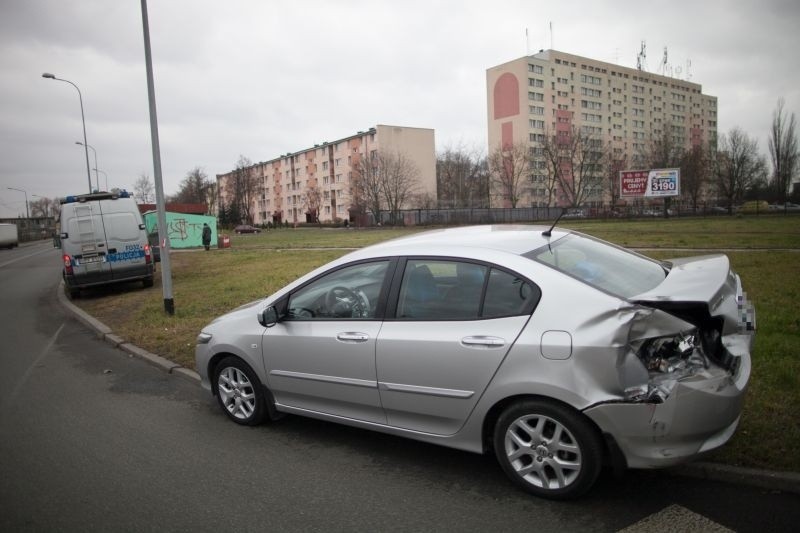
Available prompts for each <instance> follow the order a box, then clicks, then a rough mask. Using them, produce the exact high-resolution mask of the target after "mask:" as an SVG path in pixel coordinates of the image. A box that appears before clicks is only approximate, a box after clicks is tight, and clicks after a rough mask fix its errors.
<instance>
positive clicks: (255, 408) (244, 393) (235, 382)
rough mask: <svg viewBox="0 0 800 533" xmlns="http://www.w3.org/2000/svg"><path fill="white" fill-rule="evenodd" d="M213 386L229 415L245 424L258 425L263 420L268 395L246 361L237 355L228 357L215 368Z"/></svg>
mask: <svg viewBox="0 0 800 533" xmlns="http://www.w3.org/2000/svg"><path fill="white" fill-rule="evenodd" d="M212 386H213V387H214V393H215V395H216V397H217V401H218V402H219V405H220V406H221V407H222V410H223V411H224V412H225V414H226V415H227V416H228V418H230V419H231V420H233V421H234V422H236V423H237V424H241V425H243V426H256V425H258V424H261V423H262V422H263V421H264V419H265V417H266V415H267V406H266V394H265V391H264V388H263V386H262V385H261V381H260V380H259V379H258V376H256V373H255V372H253V369H251V368H250V367H249V366H248V365H247V363H245V362H244V361H242V360H241V359H239V358H238V357H226V358H225V359H223V360H222V361H221V362H220V364H219V365H217V367H216V369H215V370H214V382H213V384H212Z"/></svg>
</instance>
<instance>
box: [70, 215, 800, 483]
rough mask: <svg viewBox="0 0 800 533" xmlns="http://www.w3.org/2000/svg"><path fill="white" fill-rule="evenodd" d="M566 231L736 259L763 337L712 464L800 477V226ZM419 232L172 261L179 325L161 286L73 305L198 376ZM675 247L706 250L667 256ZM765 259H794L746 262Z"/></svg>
mask: <svg viewBox="0 0 800 533" xmlns="http://www.w3.org/2000/svg"><path fill="white" fill-rule="evenodd" d="M564 226H565V227H570V228H574V229H577V230H579V231H583V232H585V233H588V234H591V235H595V236H597V237H600V238H603V239H607V240H610V241H612V242H616V243H618V244H622V245H625V246H629V247H635V248H646V249H647V250H648V251H646V252H645V253H646V254H647V255H650V256H652V257H657V258H661V259H665V258H670V257H679V256H687V255H694V254H695V253H707V252H706V250H708V249H720V250H736V251H729V252H727V254H728V256H729V257H730V258H731V262H732V264H733V267H734V268H735V269H736V271H737V272H738V273H739V274H740V275H741V276H742V280H743V283H744V286H745V289H746V290H747V292H748V296H749V297H750V298H751V299H752V300H753V301H754V302H755V304H756V310H757V320H758V334H757V335H756V345H755V349H754V351H753V371H752V376H751V381H750V388H749V391H748V395H747V399H746V402H745V408H744V412H743V416H742V421H741V425H740V427H739V430H738V431H737V433H736V435H735V436H734V438H733V439H732V440H731V442H730V443H728V445H727V446H725V447H723V448H722V449H721V450H719V451H716V452H714V453H713V454H712V455H711V456H710V459H711V460H714V461H719V462H724V463H728V464H736V465H742V466H751V467H763V468H769V469H774V470H792V471H800V453H798V452H797V450H798V449H800V357H798V353H797V352H798V348H799V347H800V279H798V272H800V266H798V263H800V217H798V216H770V217H763V216H762V217H743V218H736V217H732V218H730V217H718V218H708V219H671V220H647V221H600V222H594V221H570V222H569V223H565V224H564ZM414 231H419V228H411V229H389V228H384V229H373V230H362V229H348V230H345V229H316V228H302V229H300V228H298V229H281V230H272V231H269V232H264V233H262V234H260V235H241V236H238V235H234V236H232V237H231V242H232V247H231V248H230V249H225V250H213V251H211V252H207V253H206V252H202V251H197V252H195V251H192V252H174V253H173V254H172V255H171V261H172V271H173V272H172V274H173V276H172V278H173V279H172V281H173V297H174V300H175V310H176V312H175V315H174V316H172V317H170V316H168V315H166V314H165V313H164V310H163V295H162V289H161V280H160V277H157V279H156V284H155V287H153V288H152V289H147V290H141V289H139V288H136V287H135V286H125V287H116V288H110V289H107V290H106V289H104V290H95V291H86V292H85V293H84V296H83V297H82V298H80V299H77V300H75V303H76V304H78V305H79V306H80V307H82V308H83V309H85V310H86V311H87V312H89V313H90V314H92V315H94V316H95V317H97V318H98V319H99V320H100V321H102V322H104V323H105V324H107V325H108V326H110V327H111V329H112V330H113V331H114V332H115V333H116V334H118V335H120V336H122V337H123V338H125V339H126V340H129V341H131V342H133V343H134V344H137V345H138V346H141V347H142V348H145V349H147V350H149V351H151V352H154V353H158V354H160V355H163V356H164V357H167V358H169V359H171V360H173V361H175V362H176V363H178V364H181V365H183V366H186V367H189V368H194V342H195V337H196V336H197V333H198V332H199V331H200V329H201V328H202V327H203V326H204V325H205V324H207V323H208V322H210V321H211V320H212V319H213V318H215V317H217V316H219V315H221V314H223V313H226V312H228V311H230V310H232V309H234V308H236V307H238V306H240V305H242V304H244V303H247V302H250V301H252V300H255V299H258V298H261V297H264V296H266V295H267V294H270V293H272V292H274V291H275V290H277V289H279V288H280V287H282V286H283V285H285V284H286V283H288V282H290V281H292V280H294V279H296V278H297V277H299V276H301V275H303V274H305V273H306V272H308V271H310V270H312V269H314V268H316V267H317V266H320V265H322V264H325V263H326V262H328V261H331V260H332V259H334V258H337V257H339V256H341V255H343V254H345V253H347V252H348V250H350V249H353V248H358V247H362V246H366V245H369V244H372V243H375V242H379V241H383V240H386V239H389V238H394V237H398V236H401V235H406V234H409V233H410V232H414ZM659 248H663V250H658V249H659ZM674 248H696V249H702V250H703V251H702V252H693V251H692V250H678V251H675V250H669V249H674ZM765 248H775V249H783V250H794V251H750V252H747V251H739V250H747V249H751V250H758V249H761V250H763V249H765ZM159 270H160V269H159ZM157 276H160V272H159V274H158V275H157ZM254 320H255V316H254Z"/></svg>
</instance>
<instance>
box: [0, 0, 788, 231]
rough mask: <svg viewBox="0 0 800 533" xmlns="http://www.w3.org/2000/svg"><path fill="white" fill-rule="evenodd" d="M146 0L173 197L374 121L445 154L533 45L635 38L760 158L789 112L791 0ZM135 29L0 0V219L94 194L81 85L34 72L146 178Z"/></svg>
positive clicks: (629, 50) (611, 58) (130, 7)
mask: <svg viewBox="0 0 800 533" xmlns="http://www.w3.org/2000/svg"><path fill="white" fill-rule="evenodd" d="M148 10H149V21H150V36H151V45H152V54H153V64H154V72H155V92H156V101H157V107H158V122H159V136H160V141H161V162H162V169H163V180H164V189H165V192H166V193H167V194H172V193H174V192H176V191H177V189H178V185H179V183H180V181H181V180H182V179H183V178H184V177H185V175H186V174H187V172H189V171H190V170H191V169H193V168H194V167H201V168H202V169H203V170H204V171H205V172H206V173H207V174H208V176H209V177H210V178H211V179H214V177H215V175H216V174H220V173H224V172H227V171H229V170H231V169H232V168H233V167H234V166H235V164H236V161H237V159H238V157H239V155H240V154H242V155H245V156H246V157H248V158H250V159H251V160H252V161H254V162H257V161H265V160H268V159H271V158H273V157H276V156H278V155H280V154H282V153H286V152H289V151H295V150H298V149H301V148H306V147H309V146H312V145H314V144H316V143H321V142H323V141H331V140H335V139H338V138H341V137H345V136H348V135H351V134H353V133H355V132H356V131H359V130H366V129H368V128H370V127H372V126H375V125H376V124H391V125H400V126H412V127H424V128H433V129H435V131H436V145H437V149H439V150H441V149H442V148H444V147H447V146H457V145H464V146H470V147H478V148H480V149H482V150H484V151H486V149H487V147H486V142H487V141H486V138H487V132H486V69H487V68H489V67H491V66H494V65H498V64H500V63H505V62H507V61H510V60H513V59H516V58H519V57H522V56H524V55H526V54H527V53H528V52H530V53H535V52H537V51H538V50H539V49H542V48H551V47H552V48H554V49H556V50H561V51H564V52H568V53H572V54H577V55H581V56H586V57H590V58H593V59H598V60H603V61H608V62H611V63H616V64H619V65H623V66H628V67H635V66H636V54H637V53H638V51H639V48H640V44H641V42H642V41H643V40H644V41H646V43H647V67H648V70H650V71H652V72H658V65H659V63H660V61H661V58H662V56H663V52H664V47H665V46H666V47H668V51H669V62H670V64H671V65H672V68H673V73H674V74H675V76H676V77H681V78H684V79H685V78H686V77H687V73H688V74H690V75H691V81H693V82H695V83H700V84H701V85H702V87H703V92H704V93H705V94H710V95H714V96H717V97H718V98H719V125H718V128H719V131H720V133H725V132H727V131H729V130H730V129H731V128H733V127H735V126H740V127H742V128H743V129H745V130H746V131H747V132H748V133H749V134H750V135H752V136H754V137H755V138H756V139H757V140H758V142H759V146H760V148H761V149H762V151H763V152H764V153H765V154H766V146H767V135H768V130H769V126H770V122H771V117H772V112H773V110H774V108H775V104H776V102H777V100H778V98H780V97H783V98H785V99H786V109H787V110H788V111H791V112H795V113H797V112H800V71H799V70H798V66H800V60H798V58H797V53H798V51H800V31H798V27H800V2H798V1H797V0H761V1H760V2H759V1H745V0H731V1H722V0H720V1H702V0H689V1H684V0H671V1H647V0H644V1H643V0H635V1H629V0H594V1H591V2H590V1H571V0H560V1H558V2H552V1H549V2H544V1H539V0H519V1H517V0H492V1H490V0H483V1H472V0H461V1H455V0H454V1H437V0H421V1H417V0H403V1H382V0H371V1H370V0H365V1H362V0H329V1H305V0H291V1H288V0H287V1H271V0H225V1H222V0H149V2H148ZM551 22H552V27H553V32H552V35H551V33H550V31H549V25H550V23H551ZM526 29H527V31H528V38H527V40H526ZM143 42H144V40H143V35H142V18H141V6H140V0H0V119H1V120H0V184H1V185H2V188H0V217H7V216H16V215H18V214H24V212H25V205H24V194H23V193H20V192H17V191H13V190H8V187H13V188H16V189H23V190H25V191H27V193H28V198H29V200H35V199H36V198H35V197H34V196H33V195H38V196H47V197H56V196H64V195H66V194H76V193H77V194H82V193H85V192H88V187H89V185H88V180H87V177H86V163H85V159H84V152H83V148H82V147H81V146H78V145H76V144H75V142H76V141H82V140H83V132H82V129H81V118H80V106H79V101H78V93H77V91H75V89H74V88H73V87H72V86H70V85H68V84H67V83H64V82H60V81H54V80H48V79H44V78H42V77H41V75H42V73H44V72H49V73H53V74H54V75H55V76H56V77H59V78H64V79H67V80H70V81H71V82H73V83H75V84H76V85H78V86H79V87H80V90H81V92H82V94H83V104H84V110H85V115H86V134H87V139H88V144H89V145H91V146H93V147H94V148H95V149H96V151H97V167H98V168H99V169H100V170H101V171H103V172H105V173H106V175H107V177H108V186H109V187H120V188H128V189H132V187H133V184H134V182H135V180H136V179H137V177H139V176H140V175H142V174H147V175H149V176H150V177H153V176H154V170H153V159H152V149H151V143H150V129H149V114H148V104H147V80H146V72H145V66H144V44H143ZM551 44H552V46H551ZM687 61H691V68H689V69H687ZM679 68H680V73H679V74H678V72H679V70H678V69H679ZM89 158H90V165H91V167H93V168H94V166H95V165H94V154H93V152H92V151H91V150H89ZM92 180H93V181H94V172H92ZM105 181H106V179H105V176H104V175H103V174H102V173H100V185H101V187H102V188H105Z"/></svg>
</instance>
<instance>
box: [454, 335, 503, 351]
mask: <svg viewBox="0 0 800 533" xmlns="http://www.w3.org/2000/svg"><path fill="white" fill-rule="evenodd" d="M505 343H506V341H505V340H503V339H501V338H500V337H484V336H475V337H464V338H463V339H461V344H463V345H464V346H475V347H481V348H500V347H501V346H504V345H505Z"/></svg>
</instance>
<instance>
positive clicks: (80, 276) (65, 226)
mask: <svg viewBox="0 0 800 533" xmlns="http://www.w3.org/2000/svg"><path fill="white" fill-rule="evenodd" d="M62 212H63V213H64V215H62V219H63V220H64V222H63V223H62V231H63V232H64V233H66V234H67V239H65V240H64V241H63V243H62V246H63V250H64V253H66V254H68V255H69V256H70V257H72V263H73V266H72V270H73V275H74V278H75V282H76V283H77V284H91V283H102V282H104V281H109V280H111V279H112V278H111V265H110V264H109V263H108V257H107V255H108V250H107V248H106V236H105V235H106V234H105V227H104V225H103V216H102V210H101V209H100V203H99V202H81V203H72V204H67V205H65V207H63V208H62Z"/></svg>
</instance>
